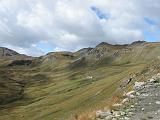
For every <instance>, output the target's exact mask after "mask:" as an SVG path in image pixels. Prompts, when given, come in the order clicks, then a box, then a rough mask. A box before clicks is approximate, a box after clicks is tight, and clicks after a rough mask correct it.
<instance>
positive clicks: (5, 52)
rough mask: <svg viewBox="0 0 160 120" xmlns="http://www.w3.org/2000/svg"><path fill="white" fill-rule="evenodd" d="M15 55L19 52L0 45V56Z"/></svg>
mask: <svg viewBox="0 0 160 120" xmlns="http://www.w3.org/2000/svg"><path fill="white" fill-rule="evenodd" d="M16 55H20V54H19V53H17V52H16V51H13V50H11V49H8V48H5V47H0V58H2V57H7V56H16Z"/></svg>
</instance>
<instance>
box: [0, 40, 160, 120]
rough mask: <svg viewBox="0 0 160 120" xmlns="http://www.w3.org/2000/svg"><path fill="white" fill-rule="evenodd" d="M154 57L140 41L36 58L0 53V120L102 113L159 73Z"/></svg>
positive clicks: (157, 46) (156, 47)
mask: <svg viewBox="0 0 160 120" xmlns="http://www.w3.org/2000/svg"><path fill="white" fill-rule="evenodd" d="M159 51H160V43H158V42H157V43H149V42H144V41H137V42H134V43H132V44H126V45H111V44H108V43H104V42H103V43H100V44H99V45H97V46H96V47H95V48H84V49H81V50H79V51H77V52H66V51H64V52H51V53H48V54H47V55H44V56H41V57H37V58H34V57H29V56H25V55H21V54H19V53H17V52H15V51H12V50H9V49H7V48H3V49H2V48H0V120H62V119H65V120H66V119H69V118H71V117H73V116H74V117H76V116H79V115H81V114H83V113H87V112H89V111H94V110H97V109H100V108H103V107H104V106H105V105H107V104H108V103H110V102H109V101H110V100H111V99H112V98H113V97H115V96H116V97H117V96H121V92H122V91H124V90H126V91H127V90H128V89H130V87H131V86H132V85H133V83H134V82H135V81H139V80H140V81H143V80H145V79H146V78H149V77H151V76H152V75H154V74H156V73H158V72H160V69H159V67H157V66H158V65H159V63H160V62H159V60H160V52H159ZM131 78H132V79H131ZM129 79H131V80H132V81H131V82H130V83H128V82H127V81H128V80H129ZM122 86H123V89H122Z"/></svg>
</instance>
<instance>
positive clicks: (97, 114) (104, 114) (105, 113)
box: [96, 110, 111, 119]
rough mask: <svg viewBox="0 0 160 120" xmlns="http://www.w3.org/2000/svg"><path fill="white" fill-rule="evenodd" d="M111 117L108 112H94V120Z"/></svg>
mask: <svg viewBox="0 0 160 120" xmlns="http://www.w3.org/2000/svg"><path fill="white" fill-rule="evenodd" d="M110 115H111V112H110V111H105V112H104V111H101V110H99V111H97V112H96V118H101V119H104V118H106V117H107V116H110Z"/></svg>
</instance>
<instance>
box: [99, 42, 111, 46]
mask: <svg viewBox="0 0 160 120" xmlns="http://www.w3.org/2000/svg"><path fill="white" fill-rule="evenodd" d="M106 45H107V46H112V45H111V44H109V43H107V42H101V43H100V44H98V45H97V46H96V47H99V46H106Z"/></svg>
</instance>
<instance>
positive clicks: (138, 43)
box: [131, 40, 146, 45]
mask: <svg viewBox="0 0 160 120" xmlns="http://www.w3.org/2000/svg"><path fill="white" fill-rule="evenodd" d="M143 43H146V41H141V40H138V41H135V42H133V43H132V44H131V45H140V44H143Z"/></svg>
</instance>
